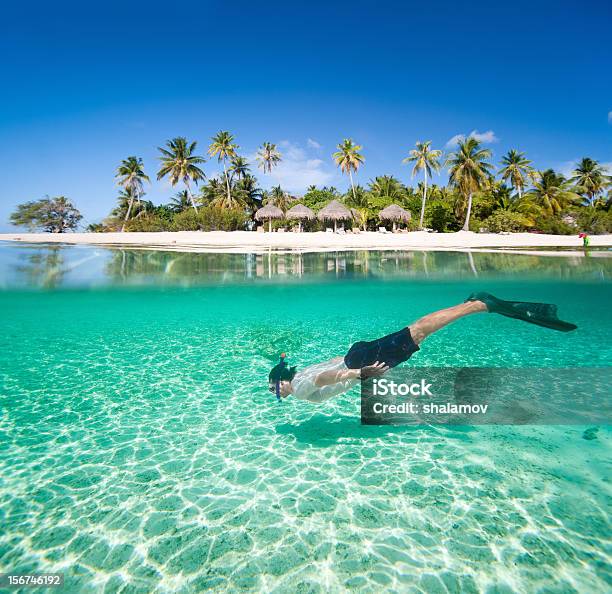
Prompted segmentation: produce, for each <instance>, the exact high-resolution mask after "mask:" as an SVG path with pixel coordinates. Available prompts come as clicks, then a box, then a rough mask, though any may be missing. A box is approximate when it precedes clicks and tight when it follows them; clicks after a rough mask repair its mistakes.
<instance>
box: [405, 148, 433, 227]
mask: <svg viewBox="0 0 612 594" xmlns="http://www.w3.org/2000/svg"><path fill="white" fill-rule="evenodd" d="M441 157H442V151H441V150H439V149H432V148H431V140H428V141H427V142H417V143H416V148H413V149H412V150H411V151H410V152H409V153H408V156H407V157H406V158H405V159H404V160H403V161H402V163H414V167H413V168H412V175H411V177H414V176H415V175H416V174H417V173H418V172H419V171H421V170H422V171H423V177H424V178H425V183H424V185H423V201H422V203H421V218H420V219H419V227H420V228H423V219H424V218H425V202H426V200H427V176H429V177H431V175H432V170H433V171H435V172H436V173H437V172H438V171H440V158H441Z"/></svg>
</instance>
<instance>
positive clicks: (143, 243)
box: [0, 231, 612, 252]
mask: <svg viewBox="0 0 612 594" xmlns="http://www.w3.org/2000/svg"><path fill="white" fill-rule="evenodd" d="M0 241H11V242H23V243H46V244H49V243H64V244H83V245H88V244H92V245H105V246H130V247H143V248H149V249H156V248H159V249H176V250H180V251H187V250H197V251H218V252H225V251H227V252H233V251H237V252H243V251H262V250H267V249H278V250H299V251H303V252H312V251H327V250H357V249H358V250H363V249H418V250H462V249H470V248H481V249H482V248H506V249H508V248H510V249H511V248H561V247H562V248H569V247H573V248H582V240H581V239H579V238H578V236H577V235H544V234H537V233H512V234H509V235H501V234H495V233H472V232H465V231H459V232H457V233H426V232H412V233H377V232H362V233H359V234H355V235H353V234H336V233H323V232H319V233H291V232H286V233H256V232H249V231H231V232H226V231H210V232H201V231H179V232H166V233H63V234H54V233H3V234H0ZM608 246H612V235H597V236H592V237H591V247H608Z"/></svg>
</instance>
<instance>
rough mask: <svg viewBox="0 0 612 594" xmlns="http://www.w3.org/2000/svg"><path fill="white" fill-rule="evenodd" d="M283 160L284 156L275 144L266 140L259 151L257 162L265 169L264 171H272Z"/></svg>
mask: <svg viewBox="0 0 612 594" xmlns="http://www.w3.org/2000/svg"><path fill="white" fill-rule="evenodd" d="M281 161H282V156H281V154H280V152H279V151H278V149H277V148H276V145H275V144H272V143H271V142H264V143H263V144H262V145H261V146H260V147H259V150H258V151H257V163H258V164H259V166H260V167H261V169H263V172H264V173H266V171H267V172H268V173H271V172H272V169H273V168H274V167H276V166H277V165H278V164H279V163H280V162H281Z"/></svg>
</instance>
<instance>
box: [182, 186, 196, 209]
mask: <svg viewBox="0 0 612 594" xmlns="http://www.w3.org/2000/svg"><path fill="white" fill-rule="evenodd" d="M185 189H186V190H187V196H189V200H190V201H191V206H193V210H195V211H196V212H198V207H197V206H196V203H195V200H194V199H193V196H192V195H191V188H190V187H189V182H188V181H187V180H185Z"/></svg>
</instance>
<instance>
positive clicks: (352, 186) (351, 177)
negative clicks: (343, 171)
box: [349, 167, 357, 203]
mask: <svg viewBox="0 0 612 594" xmlns="http://www.w3.org/2000/svg"><path fill="white" fill-rule="evenodd" d="M349 179H350V180H351V189H352V190H353V201H354V202H355V203H356V202H357V197H356V196H355V185H354V184H353V174H352V172H351V169H350V167H349Z"/></svg>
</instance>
